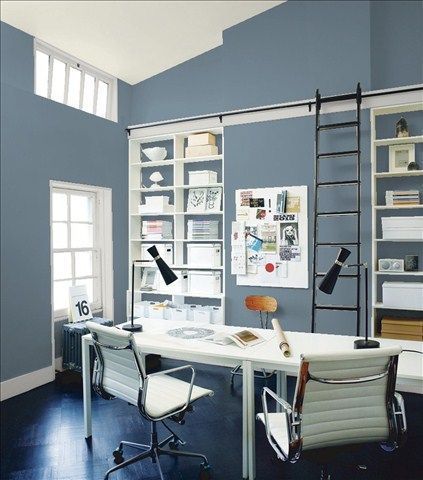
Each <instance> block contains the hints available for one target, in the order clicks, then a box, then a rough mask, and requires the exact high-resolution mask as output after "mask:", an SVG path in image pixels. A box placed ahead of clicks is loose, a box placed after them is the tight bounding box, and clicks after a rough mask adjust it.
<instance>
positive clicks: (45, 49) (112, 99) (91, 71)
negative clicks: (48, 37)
mask: <svg viewBox="0 0 423 480" xmlns="http://www.w3.org/2000/svg"><path fill="white" fill-rule="evenodd" d="M37 51H40V52H42V53H44V54H46V55H48V56H49V71H48V85H47V96H44V95H38V94H37V61H36V55H37ZM33 53H34V94H35V95H38V96H41V97H42V98H47V99H49V100H52V101H53V102H57V103H61V104H62V105H66V106H67V107H71V108H75V109H77V110H80V111H82V112H85V113H88V114H91V115H94V116H96V117H98V118H104V119H105V120H111V121H114V122H117V78H116V77H113V76H112V75H109V74H107V73H105V72H103V71H102V70H99V69H98V68H95V67H93V66H92V65H90V64H88V63H85V62H83V61H81V60H79V59H78V58H76V57H74V56H72V55H69V54H67V53H65V52H63V51H62V50H59V49H58V48H56V47H53V46H52V45H49V44H48V43H45V42H43V41H41V40H39V39H37V38H34V52H33ZM52 59H57V60H59V61H61V62H63V63H64V64H65V86H64V87H65V88H64V98H63V102H60V101H57V100H54V99H52V98H51V91H52V73H53V61H52ZM71 67H72V68H74V69H76V70H79V71H80V72H81V79H80V88H79V107H74V106H72V105H68V103H67V102H68V89H69V71H70V68H71ZM85 74H88V75H91V76H93V77H94V99H93V102H94V108H93V109H94V111H93V112H87V111H86V110H84V109H83V108H82V107H83V98H84V78H85ZM99 81H102V82H104V83H106V84H107V85H108V95H107V106H106V116H105V117H102V116H100V115H97V113H96V110H97V94H98V84H99Z"/></svg>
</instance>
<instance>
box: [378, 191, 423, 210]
mask: <svg viewBox="0 0 423 480" xmlns="http://www.w3.org/2000/svg"><path fill="white" fill-rule="evenodd" d="M385 200H386V205H387V206H391V207H392V206H401V205H404V206H410V205H420V193H419V191H418V190H387V191H386V193H385Z"/></svg>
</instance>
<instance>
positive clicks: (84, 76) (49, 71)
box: [34, 40, 117, 121]
mask: <svg viewBox="0 0 423 480" xmlns="http://www.w3.org/2000/svg"><path fill="white" fill-rule="evenodd" d="M34 55H35V58H34V62H35V76H34V79H35V85H34V91H35V93H36V94H37V95H41V96H42V97H46V98H50V99H51V100H55V101H56V102H60V103H64V104H66V105H69V106H70V107H74V108H78V109H80V110H84V111H85V112H88V113H93V114H95V115H97V116H99V117H103V118H107V119H109V120H115V121H116V120H117V115H116V99H117V97H116V95H117V82H116V78H114V77H111V76H110V75H107V74H106V73H104V72H101V71H100V70H97V69H96V68H94V67H91V66H89V65H87V64H84V63H83V62H81V61H79V60H78V59H76V58H73V57H71V56H70V55H67V54H66V53H63V52H61V51H60V50H57V49H55V48H53V47H51V46H49V45H47V44H45V43H43V42H40V41H39V40H36V41H35V44H34Z"/></svg>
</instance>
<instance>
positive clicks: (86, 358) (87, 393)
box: [82, 339, 92, 438]
mask: <svg viewBox="0 0 423 480" xmlns="http://www.w3.org/2000/svg"><path fill="white" fill-rule="evenodd" d="M90 373H91V372H90V343H89V342H88V341H87V340H86V339H83V340H82V390H83V398H84V431H85V438H89V437H91V435H92V421H91V375H90Z"/></svg>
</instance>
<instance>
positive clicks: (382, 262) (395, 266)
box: [379, 258, 404, 272]
mask: <svg viewBox="0 0 423 480" xmlns="http://www.w3.org/2000/svg"><path fill="white" fill-rule="evenodd" d="M403 271H404V260H401V259H399V258H381V259H379V272H403Z"/></svg>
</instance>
